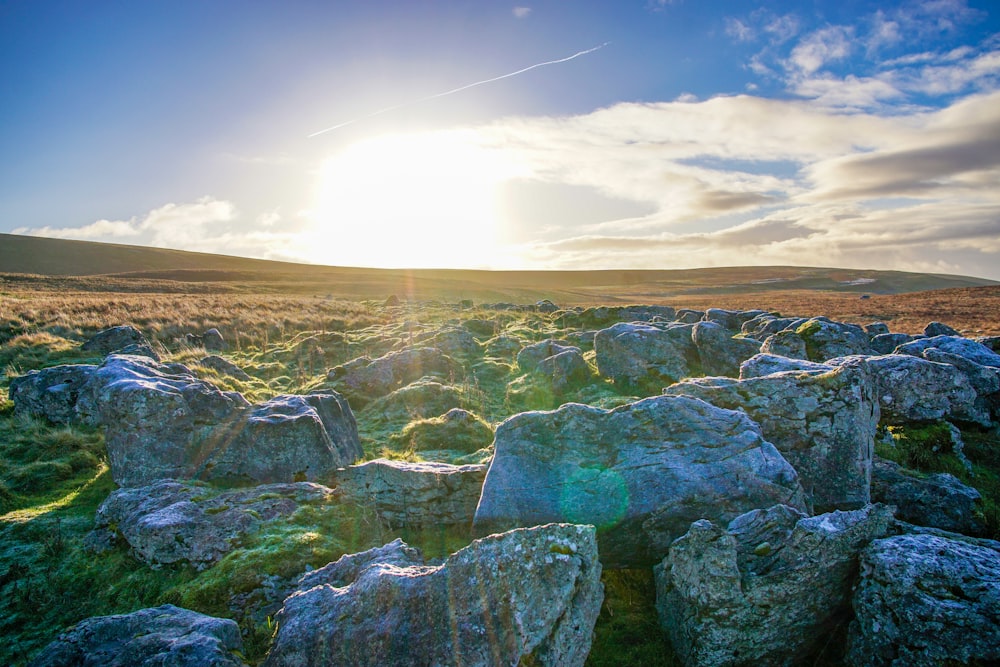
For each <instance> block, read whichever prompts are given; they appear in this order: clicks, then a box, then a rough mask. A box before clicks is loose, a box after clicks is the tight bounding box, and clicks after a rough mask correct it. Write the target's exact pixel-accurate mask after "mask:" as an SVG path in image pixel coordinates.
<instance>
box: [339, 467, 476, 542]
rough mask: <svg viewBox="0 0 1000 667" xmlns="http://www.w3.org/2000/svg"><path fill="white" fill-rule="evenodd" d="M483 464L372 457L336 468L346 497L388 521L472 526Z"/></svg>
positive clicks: (396, 523)
mask: <svg viewBox="0 0 1000 667" xmlns="http://www.w3.org/2000/svg"><path fill="white" fill-rule="evenodd" d="M485 477H486V466H485V465H464V466H455V465H448V464H447V463H427V462H420V463H409V462H406V461H392V460H388V459H376V460H374V461H367V462H365V463H362V464H360V465H356V466H350V467H348V468H344V469H342V470H338V471H337V473H336V476H335V478H334V481H335V483H336V485H337V489H338V491H341V492H342V493H343V494H344V498H345V500H348V501H351V502H354V503H356V504H359V505H364V506H365V507H369V508H372V509H374V510H375V511H376V512H378V514H379V516H381V517H382V518H383V519H384V520H385V521H386V522H387V523H388V524H389V525H391V526H434V525H454V526H468V527H471V525H472V517H473V515H474V514H475V513H476V505H477V503H478V502H479V494H480V492H481V491H482V488H483V479H484V478H485Z"/></svg>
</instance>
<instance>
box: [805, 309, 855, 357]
mask: <svg viewBox="0 0 1000 667" xmlns="http://www.w3.org/2000/svg"><path fill="white" fill-rule="evenodd" d="M795 333H796V334H798V335H799V336H800V337H801V338H802V340H803V341H805V344H806V356H807V358H808V359H809V360H810V361H826V360H827V359H833V358H834V357H846V356H848V355H852V354H870V353H871V342H870V341H869V338H868V334H866V333H865V330H864V329H862V328H861V327H859V326H858V325H856V324H846V323H844V322H833V321H831V320H828V319H827V318H825V317H814V318H812V319H811V320H808V321H806V322H804V323H802V324H800V325H799V326H798V327H797V328H796V329H795Z"/></svg>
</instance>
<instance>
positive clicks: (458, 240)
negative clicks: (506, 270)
mask: <svg viewBox="0 0 1000 667" xmlns="http://www.w3.org/2000/svg"><path fill="white" fill-rule="evenodd" d="M518 171H519V170H518V168H517V166H516V165H515V164H514V163H513V162H512V161H511V159H510V157H509V156H507V155H505V154H504V153H503V152H502V151H499V150H497V149H496V148H490V147H488V146H486V145H485V144H484V143H483V142H481V141H478V140H477V136H476V134H475V132H474V131H472V130H449V131H437V132H422V133H412V134H394V135H386V136H380V137H376V138H372V139H367V140H364V141H361V142H359V143H356V144H353V145H351V146H349V147H348V148H346V149H345V150H343V151H342V152H340V153H338V154H336V155H334V156H332V157H330V158H328V159H327V160H326V161H325V162H324V163H323V165H322V167H321V169H320V170H319V173H318V180H317V191H316V197H315V204H314V206H313V208H312V211H311V217H312V219H313V223H314V226H315V227H314V235H313V237H312V238H311V239H310V241H309V242H310V244H312V246H313V247H311V248H310V249H309V252H310V254H311V256H312V259H313V261H316V262H321V263H323V264H334V265H341V266H375V267H386V268H474V267H488V266H491V265H494V264H495V263H496V262H494V261H492V259H491V253H492V252H493V251H494V250H495V246H496V242H497V232H498V227H499V224H500V221H499V219H498V207H497V197H498V188H499V186H500V185H501V184H502V183H503V182H504V181H505V180H507V179H510V178H514V177H516V176H517V175H518Z"/></svg>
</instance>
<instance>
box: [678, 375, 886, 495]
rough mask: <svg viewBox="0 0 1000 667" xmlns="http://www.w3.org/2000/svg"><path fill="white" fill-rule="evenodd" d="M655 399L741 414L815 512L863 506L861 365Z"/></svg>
mask: <svg viewBox="0 0 1000 667" xmlns="http://www.w3.org/2000/svg"><path fill="white" fill-rule="evenodd" d="M663 391H664V393H665V394H668V395H672V396H681V395H687V396H694V397H697V398H700V399H703V400H705V401H708V402H709V403H711V404H713V405H717V406H719V407H722V408H729V409H733V410H737V409H738V410H743V411H745V412H746V413H747V415H749V416H750V418H751V419H753V420H754V421H756V422H757V423H758V424H760V428H761V431H762V432H763V434H764V437H765V438H767V440H769V441H770V442H772V443H774V446H775V447H777V448H778V450H779V451H780V452H781V453H782V455H783V456H784V457H785V458H786V459H787V460H788V462H789V463H791V464H792V466H793V467H794V468H795V470H796V471H797V472H798V474H799V478H800V481H801V482H802V487H803V489H805V491H806V494H807V496H808V497H809V499H810V500H811V502H812V504H813V505H814V507H815V508H816V510H817V511H826V510H832V509H856V508H858V507H861V506H863V505H866V504H867V503H868V501H869V489H868V486H869V482H870V480H871V465H872V453H873V450H874V441H875V431H876V428H877V427H878V421H879V409H878V404H877V403H876V401H875V392H874V388H873V384H872V381H871V378H870V375H869V373H868V371H867V369H866V368H865V367H864V366H863V365H853V366H844V367H842V368H838V369H835V370H832V371H829V372H827V373H819V374H817V373H809V372H800V373H794V372H792V373H780V374H777V375H768V376H765V377H760V378H751V379H748V380H735V379H729V378H703V379H694V380H687V381H685V382H681V383H678V384H675V385H673V386H671V387H668V388H666V389H664V390H663Z"/></svg>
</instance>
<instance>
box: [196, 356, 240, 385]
mask: <svg viewBox="0 0 1000 667" xmlns="http://www.w3.org/2000/svg"><path fill="white" fill-rule="evenodd" d="M198 365H199V366H204V367H205V368H211V369H212V370H213V371H215V372H216V373H218V374H219V375H228V376H230V377H234V378H236V379H237V380H243V381H244V382H248V381H250V380H251V379H252V378H251V377H250V376H249V375H247V373H246V371H244V370H243V369H242V368H240V367H239V366H237V365H236V364H234V363H233V362H231V361H229V360H227V359H223V358H222V357H220V356H218V355H215V354H213V355H209V356H207V357H205V358H203V359H201V360H200V361H199V362H198Z"/></svg>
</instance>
